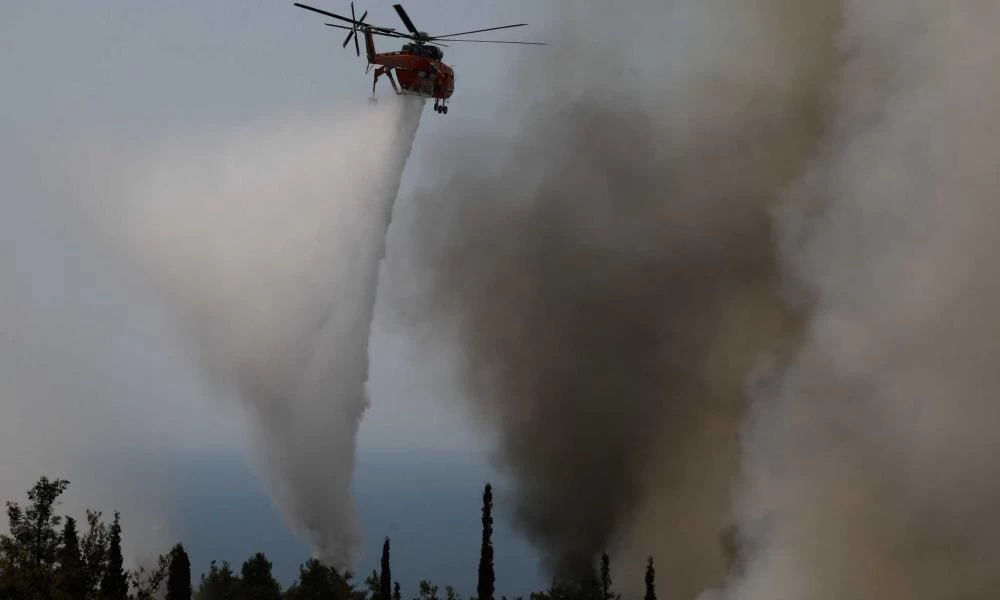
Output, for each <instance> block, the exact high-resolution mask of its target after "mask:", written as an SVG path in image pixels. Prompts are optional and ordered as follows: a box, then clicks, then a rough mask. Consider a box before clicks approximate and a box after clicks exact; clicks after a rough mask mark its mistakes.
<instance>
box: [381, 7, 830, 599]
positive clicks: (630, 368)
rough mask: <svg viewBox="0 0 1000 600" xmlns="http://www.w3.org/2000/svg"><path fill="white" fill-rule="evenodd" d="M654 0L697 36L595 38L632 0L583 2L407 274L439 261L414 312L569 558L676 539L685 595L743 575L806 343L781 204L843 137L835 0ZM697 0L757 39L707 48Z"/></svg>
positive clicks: (575, 566)
mask: <svg viewBox="0 0 1000 600" xmlns="http://www.w3.org/2000/svg"><path fill="white" fill-rule="evenodd" d="M642 4H644V3H634V4H633V6H631V7H630V8H631V9H632V10H631V13H629V15H628V17H629V22H634V23H636V24H640V23H642V22H643V21H646V22H647V23H648V22H650V21H657V20H658V22H659V23H661V24H666V25H664V26H665V27H667V28H668V29H669V30H671V31H672V32H673V33H674V34H675V35H674V36H673V37H671V36H669V35H667V36H664V35H661V36H660V37H658V38H656V39H650V38H645V37H643V38H641V41H633V42H631V43H630V39H631V38H628V37H624V38H623V37H621V36H619V37H617V38H615V41H616V43H620V45H618V46H615V45H609V44H608V43H599V44H590V43H589V40H592V39H601V38H602V36H601V35H595V34H597V32H596V31H595V28H597V27H600V23H603V22H605V21H603V20H602V19H603V18H604V17H605V16H610V15H608V14H606V13H608V12H609V11H610V9H609V8H607V7H604V6H603V5H601V4H600V3H597V2H593V3H584V2H574V3H572V5H570V3H563V4H562V5H561V8H562V9H563V10H564V13H563V14H562V15H561V17H560V18H562V19H564V20H563V21H562V22H563V23H564V24H563V25H562V26H560V29H559V30H558V31H557V32H555V35H556V36H557V37H556V39H555V40H553V41H555V42H556V45H555V47H554V48H553V49H552V50H551V52H547V53H545V54H541V55H532V58H531V60H530V61H528V62H526V63H525V64H524V66H523V67H522V68H521V70H520V71H519V73H518V75H517V81H516V82H515V83H514V85H511V86H507V88H508V89H527V90H531V93H532V94H535V93H539V94H544V95H545V99H544V100H543V101H540V102H538V103H537V104H535V105H534V106H533V107H532V108H531V109H530V110H529V111H528V113H527V114H526V115H524V117H523V118H521V119H520V120H519V121H518V122H516V123H510V126H511V127H512V130H511V131H508V132H507V133H506V134H505V136H504V137H505V139H504V141H500V140H498V139H497V138H496V136H490V137H479V136H466V137H463V138H460V139H458V140H456V141H455V143H454V144H453V145H452V146H451V147H450V149H449V150H448V152H447V156H446V157H445V158H444V161H443V164H447V165H448V169H447V171H446V172H445V173H442V174H441V175H440V176H437V177H436V179H437V180H438V181H439V182H440V184H439V185H435V186H432V187H431V188H430V189H426V190H424V191H423V192H422V193H420V194H419V195H418V197H417V199H416V203H415V206H416V208H415V210H416V212H417V213H418V217H417V229H416V231H417V234H416V235H417V239H416V242H415V246H416V247H415V248H414V249H413V253H412V259H413V264H412V265H409V269H408V270H399V269H397V272H399V273H402V272H408V273H409V274H410V275H411V276H413V277H416V278H418V279H419V280H420V283H419V286H420V287H418V288H415V289H417V290H419V293H417V292H414V293H413V294H410V295H407V296H406V298H405V303H406V306H405V307H404V310H405V311H407V314H408V315H409V317H410V318H411V319H413V322H414V323H423V324H424V325H425V326H426V327H428V328H429V329H430V330H432V331H436V332H437V333H438V334H439V335H440V339H441V341H442V342H447V341H450V340H451V339H452V338H451V337H450V335H449V334H450V333H452V332H454V334H455V338H454V339H455V340H456V341H457V343H458V347H459V351H460V355H461V357H462V368H463V374H464V380H463V383H464V386H465V392H466V395H467V397H468V398H469V401H470V403H471V405H472V406H473V407H474V408H475V414H477V415H479V416H480V417H482V418H483V422H484V423H485V424H486V425H487V427H488V428H489V430H490V431H492V432H495V433H496V434H497V436H498V437H497V439H498V446H497V456H496V457H497V461H498V463H499V465H500V466H501V467H502V468H504V469H505V470H506V471H507V472H508V473H509V474H510V475H512V476H513V480H514V482H515V489H514V491H513V495H514V498H513V500H514V506H515V509H514V513H515V514H514V518H515V521H516V524H517V525H518V526H519V527H520V528H521V529H522V530H523V531H524V533H525V534H526V535H527V536H528V537H529V538H530V539H531V540H532V541H533V542H534V543H535V544H536V545H537V546H538V547H539V548H540V549H541V550H542V551H543V552H544V555H545V557H546V560H547V561H548V566H549V567H550V569H551V570H552V572H553V573H554V574H555V575H557V576H576V575H579V574H580V573H581V572H584V571H586V570H588V569H589V568H590V565H591V563H592V559H593V557H594V556H595V555H596V554H597V553H599V552H600V551H602V550H604V549H609V547H610V546H612V545H617V546H618V547H619V548H620V549H621V550H622V551H623V553H624V555H626V556H630V555H632V554H634V555H635V556H636V557H642V558H639V559H638V560H632V562H635V566H636V568H639V567H641V565H642V564H643V558H644V556H645V555H646V554H648V553H651V552H657V553H659V554H662V555H663V556H664V557H666V558H665V560H662V561H659V562H658V565H662V567H658V574H660V576H659V577H658V579H660V580H661V581H663V584H662V586H661V589H662V590H663V593H664V595H670V596H671V597H673V595H674V594H688V595H693V594H696V593H697V592H698V591H700V590H701V589H703V588H704V586H706V585H711V584H715V583H719V582H721V579H722V577H723V575H724V570H725V561H726V558H725V555H724V552H723V547H722V545H721V544H720V543H719V540H720V536H722V535H723V532H724V531H725V529H726V526H727V525H728V513H727V511H728V501H729V491H730V490H729V487H728V486H729V484H730V482H731V481H732V479H733V477H734V476H735V474H736V473H737V470H738V467H739V464H738V454H739V440H738V436H737V429H738V427H739V424H740V421H741V420H742V416H743V412H744V408H745V406H746V403H747V400H746V396H745V390H746V383H747V380H748V377H749V376H750V374H751V373H752V372H753V370H754V369H755V368H758V367H759V366H760V365H761V363H762V361H763V359H764V358H766V357H767V356H768V355H774V354H778V355H780V354H781V353H782V352H784V351H785V350H786V348H787V346H788V344H789V343H791V342H794V340H795V339H796V333H797V319H796V316H795V315H794V314H793V312H792V311H791V310H790V309H789V308H787V306H786V304H785V303H784V302H783V301H782V299H781V297H780V295H779V294H780V279H781V278H780V274H779V272H778V269H777V265H776V258H775V249H774V243H773V239H772V231H771V223H770V216H769V213H768V210H769V208H770V207H771V206H772V205H773V204H774V203H775V202H776V201H777V199H778V195H779V192H780V190H781V188H782V186H783V185H785V184H786V183H787V182H788V181H790V180H791V179H792V178H793V177H794V176H795V175H797V174H798V173H799V172H800V170H801V169H802V166H803V163H804V161H805V160H806V157H807V156H808V154H809V152H810V151H811V150H812V148H813V146H814V144H815V143H816V140H817V138H818V136H819V135H820V133H821V129H822V107H821V106H820V104H819V101H818V98H820V97H821V87H822V84H823V81H824V78H825V75H826V73H828V71H829V69H830V64H829V60H830V56H831V53H830V47H831V39H830V36H831V31H832V28H833V22H834V18H833V16H832V11H831V10H830V9H828V7H827V4H828V3H825V2H805V3H803V2H792V1H790V0H768V1H764V0H758V1H757V2H751V3H750V4H753V5H754V9H756V12H754V10H748V9H747V7H746V6H742V5H745V4H747V3H746V2H743V3H735V2H729V3H727V2H722V3H718V2H717V3H710V4H708V3H706V4H703V5H696V4H697V3H694V2H691V3H679V4H678V5H676V6H672V7H658V8H654V7H653V6H655V5H653V4H652V3H645V4H646V6H642ZM737 4H741V6H742V8H739V7H737ZM584 5H586V6H584ZM728 8H732V9H733V12H734V14H732V15H728V16H727V12H726V9H728ZM574 9H575V10H574ZM622 10H625V9H624V8H623V7H621V6H618V7H616V8H615V9H614V10H613V11H611V12H614V13H616V14H618V15H619V16H620V13H621V11H622ZM685 10H686V11H687V13H689V14H687V17H688V19H687V20H685V21H684V22H683V23H682V22H680V19H678V18H675V17H676V16H677V14H678V12H683V11H685ZM692 15H693V16H694V17H701V19H700V20H701V21H703V22H704V23H713V24H714V23H715V22H713V21H712V19H713V18H714V17H715V16H719V17H720V18H723V19H724V22H723V23H722V25H719V27H720V30H725V29H726V28H729V29H730V30H732V31H730V33H740V32H742V33H743V34H746V35H747V36H748V37H740V36H738V35H737V36H736V39H737V40H742V41H743V42H746V41H747V40H749V39H751V38H753V39H754V41H753V44H752V45H751V46H750V47H744V48H735V47H728V48H727V46H726V44H727V41H726V40H725V39H721V38H719V39H716V43H717V44H719V45H720V46H721V47H716V48H714V50H713V52H712V53H706V52H705V51H704V50H705V48H706V47H703V44H704V42H703V41H702V40H701V39H700V38H699V36H698V32H697V31H695V32H692V31H685V28H687V27H690V26H691V22H692V21H691V17H692ZM748 16H749V17H752V18H750V19H749V22H747V23H743V22H741V21H740V19H746V18H747V17H748ZM574 17H576V18H574ZM694 22H699V19H698V18H695V19H694ZM723 25H724V27H723ZM705 33H707V32H705ZM549 37H550V38H551V37H552V35H550V36H549ZM658 40H659V41H658ZM734 43H735V42H734ZM727 50H730V51H731V52H727ZM638 55H643V56H645V57H646V60H652V61H654V62H656V61H658V63H657V64H654V65H653V66H652V67H651V68H646V69H645V70H642V69H640V68H639V67H640V66H642V65H641V64H640V63H639V62H637V61H636V56H638ZM651 57H652V58H651ZM685 59H687V60H690V63H686V62H684V61H685ZM668 63H670V64H668ZM415 301H416V302H415ZM640 517H641V520H639V519H640ZM659 554H658V556H659ZM630 560H631V559H630ZM634 579H635V581H637V582H639V581H641V576H640V577H635V578H634ZM622 580H623V581H624V578H622Z"/></svg>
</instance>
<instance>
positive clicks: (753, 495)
mask: <svg viewBox="0 0 1000 600" xmlns="http://www.w3.org/2000/svg"><path fill="white" fill-rule="evenodd" d="M843 7H844V15H845V19H844V30H843V33H842V41H843V44H842V51H843V57H844V62H843V66H842V68H841V70H840V72H839V75H838V77H837V80H836V86H835V88H834V89H835V90H836V91H835V96H834V98H833V101H834V105H835V116H834V118H833V119H832V124H833V125H832V131H831V135H830V136H829V137H828V138H827V139H825V140H824V143H823V146H822V150H821V151H820V152H819V155H818V158H817V160H816V161H815V164H814V165H813V167H812V168H811V169H810V170H809V172H808V173H807V174H806V175H805V176H804V177H803V178H802V179H801V181H800V182H799V184H798V185H797V186H796V187H795V189H794V191H793V193H791V195H790V197H789V198H788V200H787V206H785V207H784V208H783V210H782V212H781V219H780V223H781V224H782V238H781V239H782V241H783V244H784V246H783V257H784V258H785V260H786V261H787V264H788V270H789V273H790V274H791V275H793V282H794V283H795V285H796V288H797V290H798V292H799V293H800V294H801V296H802V297H803V298H804V299H805V300H807V301H808V302H809V306H810V318H809V322H808V327H807V329H806V331H807V335H806V339H805V342H804V343H803V345H802V347H801V349H800V350H799V351H798V353H797V355H796V357H795V360H794V361H793V362H792V363H791V365H790V366H789V368H788V369H787V371H786V372H784V373H783V375H782V377H780V378H778V379H776V380H775V381H774V382H773V385H772V386H771V387H769V388H768V389H767V390H765V391H764V392H763V393H762V397H761V399H760V401H759V403H758V404H757V405H756V408H755V410H754V416H753V419H752V420H751V421H750V422H749V424H748V433H747V440H748V447H747V459H746V480H747V486H746V490H745V493H744V494H743V495H742V496H741V503H740V505H739V507H740V509H741V510H742V514H743V519H744V520H743V523H742V525H743V530H744V532H743V535H744V538H745V541H746V552H747V554H746V556H745V564H744V565H743V567H744V573H745V574H744V576H743V577H742V578H741V579H739V580H738V581H737V582H736V583H735V584H734V585H733V587H732V593H733V597H736V598H740V599H745V600H751V599H757V598H767V599H768V600H782V599H785V598H789V599H790V598H815V599H817V600H822V599H826V598H830V599H832V598H858V599H864V600H868V599H872V600H874V599H884V598H913V599H919V600H923V599H931V598H935V599H937V598H985V597H991V596H993V595H994V594H996V590H997V588H998V585H1000V554H998V552H997V549H996V548H997V539H998V536H1000V518H998V517H997V510H996V507H997V506H998V504H1000V479H998V477H997V473H996V458H995V457H996V456H997V454H998V452H1000V441H998V440H1000V438H998V436H997V423H998V422H1000V405H998V403H997V394H998V392H1000V379H998V375H997V373H998V369H997V360H998V350H997V340H998V334H1000V321H998V319H997V316H996V311H997V309H996V307H997V306H998V302H1000V271H998V269H997V267H996V260H995V258H994V257H993V254H994V252H993V248H992V246H993V244H994V243H995V242H994V240H995V239H996V237H997V229H998V223H1000V208H998V205H997V202H996V201H997V190H1000V171H998V170H997V168H996V164H997V158H998V148H1000V139H998V136H997V107H998V106H1000V76H998V73H1000V44H998V43H997V42H996V41H995V40H996V36H995V31H996V30H997V28H998V27H1000V6H998V5H996V4H995V3H988V2H976V1H968V0H966V1H959V2H951V3H947V4H944V3H934V2H916V1H903V0H896V1H890V2H879V3H869V2H860V1H854V0H848V1H846V2H844V3H843Z"/></svg>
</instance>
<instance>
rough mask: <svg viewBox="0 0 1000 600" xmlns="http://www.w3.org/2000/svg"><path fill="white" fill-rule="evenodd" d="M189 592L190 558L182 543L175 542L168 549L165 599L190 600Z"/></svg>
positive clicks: (190, 591)
mask: <svg viewBox="0 0 1000 600" xmlns="http://www.w3.org/2000/svg"><path fill="white" fill-rule="evenodd" d="M191 593H192V590H191V559H190V558H189V557H188V553H187V552H186V551H185V550H184V545H183V544H177V545H176V546H174V548H173V550H171V551H170V570H169V572H168V574H167V599H166V600H191Z"/></svg>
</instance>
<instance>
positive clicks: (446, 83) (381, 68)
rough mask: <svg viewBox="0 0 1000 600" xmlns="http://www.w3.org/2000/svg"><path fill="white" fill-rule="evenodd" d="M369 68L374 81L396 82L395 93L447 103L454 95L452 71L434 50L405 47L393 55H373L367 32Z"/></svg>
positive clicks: (372, 45) (431, 48)
mask: <svg viewBox="0 0 1000 600" xmlns="http://www.w3.org/2000/svg"><path fill="white" fill-rule="evenodd" d="M365 46H366V50H367V51H368V65H369V67H371V66H373V65H374V66H376V67H377V68H376V70H375V81H378V78H379V76H381V75H388V76H389V77H390V78H391V77H392V73H395V75H396V79H398V80H399V87H400V90H398V93H401V94H409V95H415V96H423V97H425V98H436V99H439V100H446V99H448V98H451V95H452V94H453V93H454V91H455V71H454V69H452V68H451V67H450V66H449V65H446V64H445V63H443V62H441V59H440V57H441V56H442V54H441V51H440V50H439V49H438V48H436V47H434V46H426V45H417V44H406V45H404V46H403V48H402V50H399V51H396V52H375V41H374V40H373V39H372V35H371V32H370V31H365ZM373 85H374V84H373Z"/></svg>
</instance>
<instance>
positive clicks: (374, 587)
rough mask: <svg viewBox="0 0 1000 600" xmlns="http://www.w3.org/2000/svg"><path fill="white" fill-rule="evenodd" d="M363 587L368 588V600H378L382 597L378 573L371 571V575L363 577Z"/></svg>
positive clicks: (380, 580)
mask: <svg viewBox="0 0 1000 600" xmlns="http://www.w3.org/2000/svg"><path fill="white" fill-rule="evenodd" d="M365 587H366V588H368V598H369V600H379V599H380V598H381V597H382V579H381V578H380V577H379V576H378V571H376V570H375V569H372V574H371V575H369V576H368V577H365Z"/></svg>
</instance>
